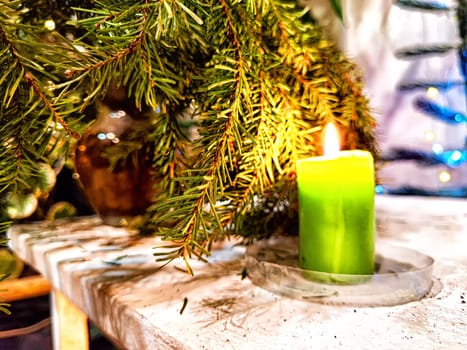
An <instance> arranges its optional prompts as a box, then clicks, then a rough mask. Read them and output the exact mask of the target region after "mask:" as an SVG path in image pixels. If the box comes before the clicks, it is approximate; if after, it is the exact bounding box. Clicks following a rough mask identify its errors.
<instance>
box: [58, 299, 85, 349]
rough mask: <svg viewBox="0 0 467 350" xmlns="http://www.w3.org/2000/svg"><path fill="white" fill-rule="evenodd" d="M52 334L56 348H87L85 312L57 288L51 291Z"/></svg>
mask: <svg viewBox="0 0 467 350" xmlns="http://www.w3.org/2000/svg"><path fill="white" fill-rule="evenodd" d="M52 336H53V345H54V349H56V350H75V349H80V350H87V349H89V330H88V319H87V316H86V314H85V313H84V312H82V311H81V310H80V309H78V308H77V307H76V306H75V305H73V303H71V302H70V300H68V298H67V297H66V296H65V295H63V294H62V293H60V292H59V291H57V290H53V291H52Z"/></svg>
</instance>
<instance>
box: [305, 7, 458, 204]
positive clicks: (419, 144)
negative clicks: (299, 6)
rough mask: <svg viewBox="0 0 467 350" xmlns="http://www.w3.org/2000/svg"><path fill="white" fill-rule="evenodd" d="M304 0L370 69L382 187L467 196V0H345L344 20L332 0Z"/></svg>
mask: <svg viewBox="0 0 467 350" xmlns="http://www.w3.org/2000/svg"><path fill="white" fill-rule="evenodd" d="M303 3H304V4H305V5H307V4H308V5H311V4H312V6H311V7H312V8H313V12H314V13H315V16H316V17H318V18H319V20H320V21H321V23H322V24H323V25H324V26H325V27H326V32H327V33H328V34H329V35H330V36H331V37H332V38H334V39H335V40H336V41H337V42H338V43H339V44H340V46H341V48H342V49H343V50H344V51H345V52H346V54H347V55H348V56H350V57H351V58H353V59H354V61H355V62H356V63H357V64H358V65H359V66H360V67H361V69H362V70H363V74H364V77H365V84H366V93H367V96H368V98H369V100H370V104H371V106H372V108H373V110H374V115H375V117H376V118H377V121H378V129H377V131H378V137H379V143H380V148H381V150H382V152H383V160H385V162H384V163H383V166H382V167H381V169H380V172H379V175H380V179H381V181H382V184H381V186H379V187H378V190H379V191H380V192H381V193H398V194H418V195H436V196H438V195H442V196H454V197H467V166H466V162H467V153H466V147H467V112H466V110H467V107H466V100H467V94H466V77H465V76H466V74H467V73H466V71H467V47H466V40H467V38H466V35H467V34H466V31H467V23H466V19H465V13H466V11H467V2H466V1H465V0H457V1H456V0H439V1H423V0H422V1H397V0H396V1H393V0H379V1H371V0H343V1H342V6H343V16H344V24H342V23H341V22H340V21H339V20H338V19H337V18H336V16H335V15H334V14H333V11H332V8H331V7H330V5H329V3H328V2H327V1H323V0H319V1H316V0H303ZM318 5H319V6H318ZM460 15H463V17H460Z"/></svg>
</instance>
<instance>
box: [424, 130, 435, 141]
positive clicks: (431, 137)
mask: <svg viewBox="0 0 467 350" xmlns="http://www.w3.org/2000/svg"><path fill="white" fill-rule="evenodd" d="M424 136H425V141H427V142H433V141H434V140H436V134H435V132H434V131H433V130H427V131H425V133H424Z"/></svg>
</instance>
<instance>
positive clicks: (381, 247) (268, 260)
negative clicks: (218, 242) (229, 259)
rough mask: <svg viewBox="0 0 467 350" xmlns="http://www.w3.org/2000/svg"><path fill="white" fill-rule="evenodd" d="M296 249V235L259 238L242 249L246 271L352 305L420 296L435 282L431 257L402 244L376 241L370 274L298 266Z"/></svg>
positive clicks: (294, 294)
mask: <svg viewBox="0 0 467 350" xmlns="http://www.w3.org/2000/svg"><path fill="white" fill-rule="evenodd" d="M298 255H299V253H298V237H291V236H279V237H273V238H270V239H267V240H262V241H259V242H258V243H256V244H254V245H251V246H249V247H248V248H247V250H246V253H245V259H246V267H247V271H248V276H249V278H250V280H251V281H252V282H253V283H254V284H256V285H258V286H260V287H262V288H264V289H266V290H269V291H271V292H273V293H276V294H280V295H284V296H287V297H291V298H294V299H300V300H306V301H312V302H320V303H326V304H344V305H356V306H391V305H398V304H404V303H407V302H410V301H414V300H419V299H421V298H422V297H424V296H425V295H426V294H427V293H428V292H429V291H430V290H431V288H432V286H433V280H432V274H433V263H434V260H433V258H431V257H429V256H427V255H424V254H422V253H420V252H418V251H415V250H412V249H408V248H404V247H398V246H392V245H388V244H383V243H379V244H377V245H376V255H375V273H374V274H372V275H343V274H333V273H325V272H319V271H310V270H305V269H301V268H300V267H299V260H298ZM324 281H326V282H324ZM345 281H352V283H346V282H345Z"/></svg>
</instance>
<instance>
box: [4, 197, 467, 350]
mask: <svg viewBox="0 0 467 350" xmlns="http://www.w3.org/2000/svg"><path fill="white" fill-rule="evenodd" d="M376 204H377V223H378V241H384V242H388V243H391V244H397V245H401V246H404V247H407V248H412V249H416V250H419V251H420V252H422V253H424V254H427V255H430V256H432V257H433V258H434V259H435V265H434V272H433V274H434V280H435V284H434V289H433V291H432V292H431V293H430V294H429V295H428V296H427V297H425V298H423V299H422V300H420V301H416V302H411V303H407V304H404V305H397V306H391V307H352V306H335V305H323V304H315V303H310V302H305V301H299V300H292V299H288V298H285V297H281V296H278V295H274V294H272V293H270V292H268V291H266V290H263V289H261V288H259V287H257V286H255V285H253V284H252V283H251V282H250V280H249V279H248V278H244V279H242V276H241V273H242V269H243V264H244V263H243V260H242V254H243V252H244V249H243V248H242V247H236V246H234V245H233V244H226V245H225V246H224V247H222V248H219V250H215V251H213V257H212V258H211V259H210V260H211V262H210V263H209V264H205V263H201V262H198V261H193V262H192V267H193V269H194V271H195V276H194V277H191V276H189V275H188V274H186V273H184V272H182V271H181V269H183V268H184V263H183V261H176V262H175V263H173V264H171V265H169V266H167V267H165V268H164V269H162V270H160V269H159V267H160V265H159V264H158V263H156V262H155V261H154V257H153V255H152V253H153V252H154V250H153V248H152V247H153V246H154V245H155V244H156V239H155V238H144V239H135V238H134V236H133V235H132V234H130V233H128V232H126V231H125V230H124V229H116V228H110V227H108V226H101V225H99V222H98V220H97V219H95V218H86V219H80V220H78V221H76V222H74V223H63V224H54V225H53V226H49V225H48V224H46V223H38V224H34V225H18V226H14V227H12V229H11V230H10V231H9V237H10V238H11V246H12V248H13V249H14V250H15V252H16V253H17V254H18V255H19V256H20V257H21V258H23V259H24V260H25V261H27V262H28V263H30V264H31V265H33V266H35V267H36V268H37V269H38V270H39V271H40V272H41V273H42V274H43V275H44V276H46V278H47V279H48V280H49V281H50V282H51V284H52V285H53V287H54V288H56V289H57V290H59V291H60V292H61V293H63V294H64V295H65V296H66V297H67V298H68V299H69V300H70V301H71V302H72V303H73V304H74V305H76V306H77V307H78V308H79V309H80V310H83V311H84V312H85V314H86V315H87V316H88V317H89V318H90V319H91V320H92V321H93V322H95V324H96V325H97V326H98V327H99V328H100V329H101V330H102V331H104V332H105V333H106V334H107V335H109V336H110V337H111V339H113V341H114V342H115V343H116V344H118V345H119V346H120V347H122V348H123V349H130V350H144V349H151V350H152V349H263V348H264V349H272V350H273V349H294V350H295V349H418V350H421V349H427V350H428V349H465V348H467V312H466V311H467V310H466V309H467V307H466V302H467V253H466V252H467V205H466V204H467V201H466V200H462V199H446V198H418V197H397V196H378V197H377V200H376ZM116 264H119V265H116ZM182 310H183V312H181V311H182Z"/></svg>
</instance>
